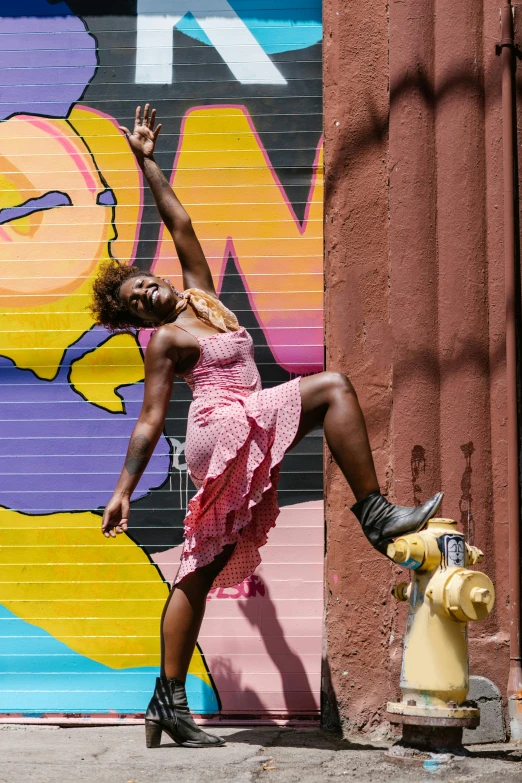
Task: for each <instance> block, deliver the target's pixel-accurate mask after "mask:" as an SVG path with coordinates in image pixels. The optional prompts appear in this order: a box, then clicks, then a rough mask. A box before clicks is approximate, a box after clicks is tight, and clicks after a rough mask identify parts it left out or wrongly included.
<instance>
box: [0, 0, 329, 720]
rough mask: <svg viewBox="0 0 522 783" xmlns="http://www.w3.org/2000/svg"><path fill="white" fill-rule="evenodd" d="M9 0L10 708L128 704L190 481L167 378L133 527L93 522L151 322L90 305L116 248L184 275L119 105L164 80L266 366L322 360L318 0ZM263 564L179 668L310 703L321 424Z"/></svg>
mask: <svg viewBox="0 0 522 783" xmlns="http://www.w3.org/2000/svg"><path fill="white" fill-rule="evenodd" d="M128 7H129V4H128V3H126V2H123V0H106V2H105V3H103V4H98V3H92V2H91V0H71V2H70V3H69V4H66V3H65V2H52V3H51V2H47V0H19V2H17V4H16V8H15V9H14V10H13V9H12V8H9V9H8V8H7V7H6V5H5V4H4V5H3V6H2V9H1V10H0V65H1V68H0V183H1V185H0V331H1V336H0V419H1V422H2V423H1V427H0V475H1V481H0V602H1V603H0V714H3V715H4V716H10V718H11V719H15V718H17V716H18V718H20V716H24V719H25V718H26V717H27V716H29V717H33V718H36V719H52V718H53V716H54V717H56V715H57V714H59V715H62V714H66V715H69V716H71V715H78V714H81V715H83V716H97V717H98V719H99V718H100V716H109V717H110V718H114V717H115V716H132V715H136V714H139V713H142V712H143V710H144V709H145V707H146V704H147V701H148V698H149V695H150V692H151V689H152V685H153V680H154V677H155V676H156V674H157V671H158V663H159V641H158V629H159V618H160V614H161V609H162V606H163V603H164V601H165V598H166V596H167V594H168V589H169V588H168V583H169V581H171V580H172V577H173V575H174V573H175V569H176V563H177V562H178V560H179V553H180V545H181V542H182V529H183V518H184V514H185V509H186V506H187V502H188V500H189V499H190V497H191V496H192V494H193V493H194V488H193V487H192V486H191V485H190V483H189V480H188V477H187V473H186V466H185V463H184V440H185V422H186V416H187V410H188V406H189V403H190V392H189V390H188V388H187V387H186V386H185V385H184V384H183V383H181V382H179V383H178V382H176V383H175V388H174V392H173V396H172V402H171V405H170V408H169V412H168V416H167V421H166V424H165V432H164V437H162V439H161V440H160V443H159V444H158V446H157V448H156V451H155V454H154V456H153V458H152V460H151V462H150V465H149V467H148V469H147V471H146V472H145V474H144V476H143V479H142V480H141V482H140V485H139V487H138V489H137V491H136V492H135V495H134V502H133V509H132V515H131V526H130V530H129V534H128V535H127V536H120V537H118V539H117V540H114V541H113V540H106V539H104V538H103V537H102V536H101V534H100V531H99V528H100V509H102V508H103V506H104V505H105V503H106V502H107V500H108V499H109V498H110V496H111V493H112V489H113V487H114V485H115V482H116V479H117V476H118V475H119V471H120V469H121V465H122V460H123V456H124V454H125V451H126V446H127V441H128V438H129V435H130V432H131V430H132V427H133V425H134V422H135V420H136V417H137V415H138V413H139V409H140V403H141V399H142V394H143V350H144V347H145V344H146V335H145V334H141V335H140V336H139V338H136V337H134V336H133V335H122V334H119V335H111V334H109V333H108V332H106V331H105V330H103V329H100V328H98V327H95V326H94V325H93V321H92V318H91V316H90V315H89V312H88V310H87V306H88V301H89V291H90V287H91V285H92V280H93V277H94V276H95V275H96V272H97V269H98V267H99V264H100V263H101V262H102V261H103V260H104V259H106V258H108V257H109V256H112V257H114V258H117V259H119V260H120V261H123V262H125V263H129V264H136V265H139V266H140V267H141V268H145V269H152V270H153V271H154V272H155V273H157V274H161V275H164V276H169V277H170V278H171V279H172V280H173V281H174V282H176V280H178V279H179V277H178V274H179V266H178V262H177V259H176V257H175V253H174V249H173V246H172V243H171V240H170V238H169V237H167V236H165V235H164V234H163V231H162V229H161V226H160V223H159V220H158V215H157V213H156V210H155V208H154V205H153V202H152V199H151V197H150V194H149V192H148V191H147V189H144V187H143V182H142V178H141V175H140V172H139V170H137V168H136V165H135V163H134V159H133V156H132V154H131V153H130V151H129V148H128V146H127V142H126V140H125V139H124V137H123V136H122V134H121V133H120V132H119V130H118V126H119V125H120V123H122V124H124V125H129V124H130V123H131V122H132V117H133V114H134V109H135V106H136V104H138V103H141V104H142V105H143V103H144V102H145V101H150V103H151V104H152V105H154V106H155V107H156V108H157V112H158V117H159V119H160V121H161V122H162V123H163V130H162V133H161V137H160V142H159V149H158V153H157V160H158V162H159V164H160V165H161V167H162V168H163V170H164V171H165V172H166V173H167V176H169V177H170V178H171V181H172V182H173V185H174V187H175V189H176V191H177V193H178V195H179V197H180V199H181V200H182V202H183V203H184V204H185V205H186V207H187V209H188V211H189V212H190V214H191V216H192V219H193V223H194V225H195V227H196V230H197V232H198V235H199V237H200V240H201V243H202V245H203V248H204V250H205V253H206V254H207V257H208V259H209V263H210V264H211V267H212V271H213V274H214V276H215V280H216V284H217V286H218V289H219V291H220V294H221V297H222V299H223V301H224V302H225V303H226V304H227V305H228V306H229V307H231V308H232V309H233V310H235V311H236V312H237V314H238V317H239V319H240V322H241V323H242V324H243V325H244V326H246V327H247V328H248V329H249V330H250V331H251V333H252V335H253V336H254V340H255V344H256V357H257V361H258V363H259V366H260V370H261V375H262V380H263V384H264V386H271V385H273V384H276V383H280V382H283V381H285V380H288V379H290V378H292V377H295V376H296V375H298V374H303V373H311V372H315V371H318V370H320V369H322V362H323V332H322V291H323V280H322V157H321V149H322V148H321V126H322V117H321V44H320V39H321V16H320V14H321V4H320V1H319V0H296V1H295V2H294V0H282V2H278V3H275V2H273V0H230V2H227V0H191V2H190V3H189V2H182V0H138V2H137V11H136V13H133V14H131V13H129V10H128ZM280 502H281V505H282V512H281V515H280V517H279V520H278V524H277V526H276V528H275V529H274V530H273V531H272V532H271V534H270V539H269V542H268V544H267V546H266V547H265V549H264V550H263V564H262V566H261V567H260V568H259V569H258V571H257V572H256V573H255V574H254V575H253V576H252V577H251V578H249V579H247V580H246V581H245V582H244V583H243V584H241V585H238V586H237V587H234V588H229V589H225V590H223V589H218V590H214V591H212V593H211V594H210V596H209V601H208V612H207V616H206V619H205V622H204V626H203V630H202V634H201V637H200V641H199V646H198V649H197V650H196V653H195V654H194V657H193V660H192V663H191V667H190V673H189V681H188V685H189V688H188V689H189V699H190V705H191V707H192V709H193V710H194V711H195V712H197V713H200V714H214V713H217V712H218V710H219V709H221V713H222V715H223V716H225V717H226V716H227V715H228V716H230V715H236V716H237V715H242V716H256V717H259V716H261V717H272V718H273V717H274V716H288V715H293V716H296V715H297V716H310V715H315V714H317V713H318V710H319V690H320V665H321V633H322V608H323V603H322V577H323V512H322V436H321V433H312V434H311V435H310V436H308V437H306V438H305V439H304V440H303V441H302V443H301V444H299V446H298V447H297V448H296V449H295V450H294V451H293V452H292V453H291V454H289V455H287V457H286V458H285V460H284V462H283V466H282V475H281V482H280Z"/></svg>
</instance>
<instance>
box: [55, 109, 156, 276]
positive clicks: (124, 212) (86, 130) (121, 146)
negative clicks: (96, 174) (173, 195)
mask: <svg viewBox="0 0 522 783" xmlns="http://www.w3.org/2000/svg"><path fill="white" fill-rule="evenodd" d="M69 123H70V124H71V126H72V127H73V128H74V130H75V131H76V132H77V133H78V135H79V136H81V138H83V139H84V141H85V143H86V144H87V145H88V147H89V149H90V151H91V153H92V155H93V156H94V160H95V161H96V164H97V167H98V170H99V171H100V172H101V174H102V177H103V178H104V180H105V181H106V182H107V185H108V186H109V187H110V189H111V190H112V192H113V193H114V195H115V197H116V207H115V209H114V224H115V228H116V232H117V236H116V238H115V239H113V241H112V243H111V255H112V256H113V257H114V258H117V259H118V261H121V262H122V263H124V264H128V263H130V261H131V260H132V258H133V256H134V252H135V246H136V242H137V238H138V232H139V226H140V221H141V210H142V201H143V199H142V193H143V181H142V180H143V177H142V174H141V171H140V169H139V167H138V166H137V164H136V159H135V157H134V155H133V154H132V152H131V151H130V149H129V144H128V142H127V139H126V138H125V137H124V136H123V134H122V132H121V131H120V130H118V125H117V123H116V121H115V120H114V119H113V118H112V117H109V116H107V115H105V114H102V113H100V112H97V111H94V110H93V109H89V108H83V107H81V106H76V107H75V108H74V109H73V110H72V112H71V113H70V114H69Z"/></svg>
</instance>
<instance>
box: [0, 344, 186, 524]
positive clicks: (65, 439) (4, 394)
mask: <svg viewBox="0 0 522 783" xmlns="http://www.w3.org/2000/svg"><path fill="white" fill-rule="evenodd" d="M108 336H109V335H108V333H107V332H106V331H105V330H104V329H101V328H94V329H91V330H90V331H89V332H87V333H86V334H84V335H82V337H81V338H80V340H78V342H76V343H75V344H74V345H72V346H71V347H70V348H69V349H68V350H67V351H66V353H65V356H64V359H63V361H62V364H61V367H60V370H59V372H58V374H57V376H56V378H55V379H54V380H53V381H52V382H49V381H44V380H42V379H41V378H37V377H36V376H35V375H34V374H33V373H32V372H30V371H29V370H20V369H19V368H18V367H16V366H15V365H14V364H13V362H12V361H11V360H10V359H6V358H5V357H1V356H0V407H1V410H2V418H3V423H2V431H1V433H0V473H1V474H2V475H3V476H4V481H3V483H2V486H1V487H0V506H5V507H7V508H12V509H15V510H17V511H24V512H26V513H28V514H49V513H51V512H53V511H92V510H94V509H96V508H99V507H103V506H105V504H106V503H107V502H108V501H109V499H110V498H111V495H112V493H113V490H114V487H115V485H116V482H117V480H118V476H119V474H120V471H121V468H122V465H123V460H124V456H125V452H126V450H127V445H128V441H129V437H130V435H131V433H132V430H133V428H134V424H135V423H136V420H137V418H138V415H139V412H140V409H141V404H142V400H143V383H135V384H133V385H131V386H124V387H120V390H119V393H120V395H121V397H122V398H123V400H124V403H125V411H126V412H125V413H111V412H110V411H108V410H105V409H104V408H100V407H98V406H96V405H92V404H90V403H89V402H87V401H86V400H84V399H83V398H82V397H81V396H80V395H79V394H77V393H76V392H75V390H74V389H73V388H72V387H71V385H70V384H69V380H68V377H69V370H70V365H71V362H73V361H74V360H75V359H79V358H80V357H81V356H83V355H84V354H85V353H87V352H89V351H92V350H93V349H95V348H96V347H97V346H98V345H99V344H100V343H102V342H104V341H105V340H107V338H108ZM169 462H170V457H169V445H168V442H167V440H166V438H164V437H162V438H161V440H160V441H159V443H158V445H157V447H156V449H155V451H154V454H153V456H152V458H151V460H150V462H149V465H148V467H147V470H146V471H145V473H144V474H143V476H142V478H141V480H140V482H139V484H138V487H137V489H136V491H135V493H134V494H133V499H134V500H136V499H137V498H140V497H143V496H144V495H145V494H146V493H147V491H148V490H149V489H151V488H152V487H157V486H159V485H161V484H162V483H163V482H164V481H165V480H166V478H167V476H168V471H169ZM28 476H30V477H31V480H30V486H28V480H27V477H28Z"/></svg>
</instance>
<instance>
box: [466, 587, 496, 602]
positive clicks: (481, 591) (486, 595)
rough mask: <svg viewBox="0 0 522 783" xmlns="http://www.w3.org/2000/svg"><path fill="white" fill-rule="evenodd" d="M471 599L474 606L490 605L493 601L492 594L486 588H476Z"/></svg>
mask: <svg viewBox="0 0 522 783" xmlns="http://www.w3.org/2000/svg"><path fill="white" fill-rule="evenodd" d="M470 598H471V600H472V602H473V603H474V604H489V602H490V601H491V593H490V592H489V590H488V589H487V588H485V587H474V588H473V590H472V591H471V594H470Z"/></svg>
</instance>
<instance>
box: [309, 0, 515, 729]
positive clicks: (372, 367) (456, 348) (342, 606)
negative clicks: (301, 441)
mask: <svg viewBox="0 0 522 783" xmlns="http://www.w3.org/2000/svg"><path fill="white" fill-rule="evenodd" d="M499 5H500V4H495V3H493V4H491V3H486V2H484V3H483V4H482V3H480V2H479V3H477V2H476V0H462V2H459V3H455V2H453V0H425V2H423V3H421V4H419V3H418V2H417V1H416V0H390V2H389V4H385V3H372V4H368V3H366V2H362V1H361V0H354V2H350V3H346V2H342V1H341V0H326V2H325V3H324V46H325V48H324V98H325V109H324V121H325V253H326V267H325V268H326V305H325V307H326V310H325V312H326V345H327V366H328V367H329V368H330V369H335V370H342V371H344V372H346V373H348V374H349V376H350V377H351V378H352V380H353V382H354V384H355V386H356V389H357V390H358V393H359V395H360V399H361V402H362V405H363V409H364V410H365V413H366V416H367V420H368V424H369V429H370V435H371V441H372V445H373V449H374V456H375V460H376V463H377V466H378V473H379V477H380V482H381V487H382V490H383V491H384V492H386V493H387V495H388V496H389V497H390V498H391V499H393V500H394V501H396V502H399V503H403V504H413V503H419V502H420V501H421V500H424V499H426V498H427V497H429V496H430V495H431V494H432V493H433V492H435V491H436V490H438V489H443V490H444V491H445V493H446V494H445V500H444V506H443V514H444V515H445V516H449V517H453V518H455V519H457V520H458V521H459V525H460V529H461V530H463V531H464V532H465V533H466V535H467V537H468V540H469V541H470V542H471V543H473V544H476V545H477V546H479V547H480V548H482V549H483V550H484V551H485V552H486V561H485V563H484V567H485V570H486V571H487V573H488V574H489V575H490V576H491V577H492V578H493V580H494V581H495V583H496V587H497V591H498V592H497V604H496V608H495V611H494V612H493V614H492V616H491V617H490V618H489V619H488V621H487V622H484V623H481V624H477V625H476V626H472V627H471V628H470V634H471V673H472V674H480V675H483V676H484V677H487V678H489V679H491V680H492V681H493V682H494V683H495V684H496V685H497V686H498V688H499V689H500V691H501V692H502V693H505V689H506V684H507V671H508V662H509V651H508V636H507V632H508V616H507V604H508V594H507V593H508V584H507V557H506V549H507V526H506V515H507V496H506V420H505V416H506V407H505V402H506V387H505V364H504V339H503V329H504V267H503V244H502V231H503V224H502V207H503V193H502V168H501V163H502V161H501V140H502V127H501V117H500V66H499V59H498V58H497V57H496V54H495V43H496V42H497V40H498V36H499ZM326 486H327V494H326V515H327V550H328V551H327V584H326V601H327V613H326V647H327V657H328V663H329V665H328V666H327V667H326V671H325V681H324V690H325V695H326V703H327V704H328V705H329V709H328V711H327V712H326V713H325V717H326V720H327V721H332V722H334V721H335V718H336V709H337V710H338V712H339V713H340V716H341V719H342V722H344V724H345V725H346V726H347V727H348V728H352V729H364V730H369V729H372V728H373V727H375V726H376V725H377V724H378V723H379V721H380V719H381V715H382V712H383V709H384V707H385V704H386V701H387V700H388V699H389V698H392V697H394V696H395V694H396V693H397V690H398V680H399V666H400V660H401V644H402V633H403V629H404V621H405V616H404V608H403V607H399V605H397V603H396V602H395V601H394V600H393V599H392V598H391V597H390V588H391V586H392V585H393V584H394V583H395V582H397V581H399V580H400V577H401V570H400V569H398V568H396V567H394V566H392V565H391V564H389V563H388V562H386V561H385V560H384V559H382V558H379V557H378V556H376V555H375V553H374V552H372V551H371V549H370V548H369V546H368V545H367V544H366V543H365V541H364V539H363V537H362V536H361V534H360V532H359V531H358V529H357V525H356V523H355V520H354V518H353V517H352V516H351V515H350V512H349V510H348V507H349V505H350V503H351V502H352V500H351V497H350V493H349V492H348V490H347V489H346V487H345V485H344V482H343V480H342V477H341V476H340V475H339V471H338V470H337V468H336V467H335V466H334V465H332V464H331V462H330V460H329V459H328V458H327V464H326ZM334 697H335V698H334ZM335 701H336V703H337V707H335V706H334V704H335Z"/></svg>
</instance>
